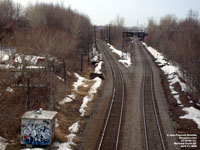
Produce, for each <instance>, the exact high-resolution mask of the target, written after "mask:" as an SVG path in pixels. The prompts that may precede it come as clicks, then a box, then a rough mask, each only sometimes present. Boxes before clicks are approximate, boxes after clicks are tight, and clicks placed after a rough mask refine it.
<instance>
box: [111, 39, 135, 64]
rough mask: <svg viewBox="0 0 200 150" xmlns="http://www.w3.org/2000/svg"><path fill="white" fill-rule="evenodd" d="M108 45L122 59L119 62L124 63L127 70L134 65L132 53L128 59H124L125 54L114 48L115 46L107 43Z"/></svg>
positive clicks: (127, 56) (128, 55) (128, 54)
mask: <svg viewBox="0 0 200 150" xmlns="http://www.w3.org/2000/svg"><path fill="white" fill-rule="evenodd" d="M107 45H108V46H109V47H110V49H111V50H112V52H113V53H115V54H117V55H118V56H119V57H120V59H119V60H118V61H119V62H120V63H122V64H123V65H124V66H125V67H127V68H128V67H130V66H131V64H132V63H131V54H130V53H127V54H126V57H123V52H122V51H121V50H118V49H116V48H114V46H112V45H110V44H109V43H107Z"/></svg>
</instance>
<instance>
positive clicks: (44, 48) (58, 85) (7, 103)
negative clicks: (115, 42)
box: [0, 0, 93, 143]
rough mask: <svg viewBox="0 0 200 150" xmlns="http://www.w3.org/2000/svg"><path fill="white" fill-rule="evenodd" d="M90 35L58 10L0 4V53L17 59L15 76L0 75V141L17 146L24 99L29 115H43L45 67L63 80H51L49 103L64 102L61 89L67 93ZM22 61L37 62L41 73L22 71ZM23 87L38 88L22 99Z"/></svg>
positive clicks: (71, 14)
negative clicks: (41, 64)
mask: <svg viewBox="0 0 200 150" xmlns="http://www.w3.org/2000/svg"><path fill="white" fill-rule="evenodd" d="M92 33H93V28H92V24H91V21H90V18H89V17H88V16H87V15H84V14H82V13H79V12H77V11H75V10H72V9H71V8H70V7H68V8H66V7H64V5H63V4H46V3H36V4H34V5H29V6H27V7H26V8H23V7H22V6H21V5H20V4H17V3H14V2H13V1H12V0H0V47H2V49H4V48H5V47H6V48H14V49H15V50H16V51H15V52H14V55H15V54H17V55H21V56H22V57H23V58H22V64H23V67H22V69H21V70H18V71H17V72H13V71H12V70H11V69H0V106H1V107H0V112H1V116H0V121H1V124H0V135H1V136H2V137H4V138H6V139H13V140H15V141H17V143H18V142H19V141H20V140H19V136H18V135H19V134H20V122H21V116H22V114H23V113H24V112H25V111H26V103H27V97H28V96H29V99H30V101H29V108H30V109H31V110H37V109H39V108H43V109H48V105H49V97H50V91H51V90H50V89H51V73H50V70H49V69H48V67H49V66H52V65H53V68H54V74H56V75H58V76H60V77H62V78H63V79H67V81H66V82H65V83H64V82H61V81H60V80H59V79H58V78H57V76H56V75H54V76H53V96H54V103H56V102H58V101H59V100H61V99H63V97H64V96H66V89H67V90H68V89H70V85H71V82H72V81H73V76H71V75H70V73H72V72H79V70H80V55H78V53H82V52H84V51H88V49H89V47H91V43H92ZM27 55H28V56H43V58H45V64H44V65H45V66H46V67H45V69H43V70H41V69H38V70H34V69H33V70H31V71H27V70H26V69H23V68H25V67H26V66H27V65H29V64H27V62H26V58H25V56H27ZM59 64H62V65H59ZM57 65H58V66H57ZM60 66H61V67H62V68H61V69H59V68H60ZM16 68H18V67H16ZM60 70H61V71H60ZM67 71H69V72H70V73H69V72H68V73H67ZM19 74H20V75H19ZM66 76H67V78H66ZM28 81H29V82H30V83H29V84H30V86H32V87H33V86H35V87H40V86H42V87H41V88H31V87H30V88H29V93H30V94H27V93H28V92H27V91H28V88H27V86H28ZM15 83H17V85H16V86H15ZM66 83H67V84H66ZM9 89H11V90H9Z"/></svg>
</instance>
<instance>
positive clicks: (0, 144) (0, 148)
mask: <svg viewBox="0 0 200 150" xmlns="http://www.w3.org/2000/svg"><path fill="white" fill-rule="evenodd" d="M7 144H8V143H7V140H6V139H4V138H2V137H1V136H0V150H5V149H6V146H7Z"/></svg>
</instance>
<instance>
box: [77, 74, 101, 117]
mask: <svg viewBox="0 0 200 150" xmlns="http://www.w3.org/2000/svg"><path fill="white" fill-rule="evenodd" d="M93 81H95V83H94V84H93V86H92V87H91V88H90V90H89V92H88V95H87V96H85V97H84V98H83V103H82V105H81V107H80V109H79V112H80V113H81V116H84V115H85V112H86V110H85V108H87V104H88V103H89V102H90V101H92V100H93V97H94V94H95V93H97V89H98V88H99V87H100V85H101V82H102V80H101V79H100V78H99V77H96V78H94V79H93Z"/></svg>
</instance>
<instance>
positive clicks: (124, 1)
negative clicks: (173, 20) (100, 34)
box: [13, 0, 200, 26]
mask: <svg viewBox="0 0 200 150" xmlns="http://www.w3.org/2000/svg"><path fill="white" fill-rule="evenodd" d="M13 1H14V2H19V3H21V4H22V5H23V6H27V5H28V4H29V3H31V4H34V3H35V2H53V3H61V2H62V3H64V5H65V6H66V7H68V6H71V8H72V9H76V10H77V11H78V12H80V13H84V14H86V15H88V16H89V17H90V19H91V21H92V23H93V24H96V25H105V24H109V23H110V22H111V21H112V20H114V19H115V18H116V16H117V15H120V16H122V17H124V18H125V25H126V26H136V25H137V23H138V24H139V25H143V26H144V25H147V22H148V18H150V17H153V18H154V19H155V20H157V21H159V20H160V18H161V17H163V16H165V15H167V14H174V15H176V16H177V18H178V19H183V18H185V17H186V15H187V13H188V11H189V10H190V9H192V10H194V11H197V12H198V13H199V11H200V0H13Z"/></svg>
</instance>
